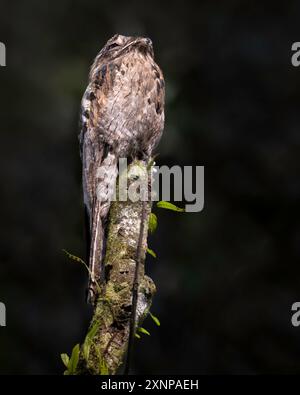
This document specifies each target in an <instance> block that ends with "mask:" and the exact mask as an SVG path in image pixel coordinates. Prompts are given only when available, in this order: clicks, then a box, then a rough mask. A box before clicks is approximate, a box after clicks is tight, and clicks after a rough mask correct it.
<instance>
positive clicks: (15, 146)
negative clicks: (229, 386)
mask: <svg viewBox="0 0 300 395" xmlns="http://www.w3.org/2000/svg"><path fill="white" fill-rule="evenodd" d="M299 15H300V3H299V2H297V1H285V2H282V3H281V5H276V4H275V2H273V4H271V3H269V2H268V3H267V4H265V5H264V4H263V3H261V2H251V5H250V2H246V1H245V2H241V1H234V0H232V1H223V2H215V1H212V0H207V1H197V2H189V1H182V0H180V1H177V0H173V1H172V2H167V1H165V2H163V1H154V0H152V1H147V2H145V1H128V2H117V1H111V2H108V1H100V0H93V1H83V0H82V1H70V0H60V1H51V2H50V1H49V2H48V1H38V0H27V1H24V2H22V1H14V2H13V1H3V0H0V41H2V42H4V43H5V44H6V46H7V67H2V68H0V131H1V145H0V146H1V166H0V174H1V195H0V196H1V197H0V198H1V229H0V246H1V247H0V254H1V266H0V301H1V302H4V303H5V304H6V307H7V327H6V328H0V373H22V374H34V373H35V374H41V373H46V374H49V373H54V374H61V373H62V372H63V370H64V368H63V365H62V363H61V361H60V356H59V355H60V353H62V352H68V353H70V351H71V349H72V347H73V346H74V345H75V344H76V343H79V342H82V340H83V337H84V334H85V331H86V329H87V326H88V322H89V317H90V310H89V308H88V307H87V305H86V304H85V301H84V294H85V287H86V280H87V279H86V272H85V269H84V268H82V267H81V266H78V265H76V264H73V263H72V262H70V261H69V260H68V259H67V258H66V257H65V256H64V254H63V253H62V251H61V250H62V249H63V248H66V249H67V250H69V251H71V252H72V253H74V254H76V255H79V256H83V255H84V241H83V240H84V239H83V212H82V194H81V179H80V177H81V174H80V172H81V163H80V159H79V150H78V141H77V133H78V111H79V103H80V100H81V95H82V93H83V91H84V89H85V87H86V84H87V75H88V70H89V66H90V64H91V62H92V60H93V58H94V57H95V55H96V54H97V52H98V51H99V50H100V49H101V47H102V46H103V45H104V43H105V42H106V40H107V39H108V38H110V37H111V36H112V35H113V34H115V33H121V34H128V35H132V34H137V35H145V36H149V37H151V39H152V40H153V42H154V48H155V53H156V60H157V62H158V63H159V64H160V66H161V67H162V69H163V71H164V74H165V79H166V89H167V103H166V128H165V133H164V137H163V139H162V141H161V144H160V146H159V149H158V151H159V153H160V156H159V158H158V161H157V162H158V164H159V165H163V164H165V165H176V164H179V165H204V166H205V208H204V210H203V211H202V212H200V213H194V214H190V213H189V214H176V213H172V212H169V211H164V210H161V211H159V212H158V210H156V213H157V214H158V216H159V228H158V231H157V233H156V235H155V236H153V237H151V239H150V246H151V248H153V249H154V250H155V251H156V252H157V254H158V259H156V260H154V259H153V258H151V257H149V258H148V263H147V270H148V273H150V275H151V276H152V278H153V279H154V281H155V282H156V284H157V287H158V294H157V295H156V297H155V300H154V305H153V308H152V311H153V313H154V314H156V315H157V316H158V317H159V318H160V320H161V323H162V324H161V327H160V328H157V327H155V325H154V324H153V323H152V322H151V320H147V321H146V322H145V324H144V326H145V327H146V328H147V329H148V330H150V331H151V337H146V336H145V337H143V339H142V340H141V341H140V342H139V343H138V344H137V346H136V350H135V362H134V371H135V372H136V373H230V374H232V373H274V372H278V373H300V329H299V328H294V327H292V325H291V322H290V319H291V304H292V303H293V302H295V301H298V300H299V299H300V265H299V258H300V244H299V243H300V223H299V220H298V219H299V195H300V183H299V171H298V155H299V146H300V134H299V120H298V109H299V104H300V89H299V86H300V68H294V67H293V66H292V65H291V61H290V58H291V45H292V43H293V42H295V41H300V29H299Z"/></svg>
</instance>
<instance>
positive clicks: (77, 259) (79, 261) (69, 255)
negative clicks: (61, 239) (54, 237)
mask: <svg viewBox="0 0 300 395" xmlns="http://www.w3.org/2000/svg"><path fill="white" fill-rule="evenodd" d="M62 251H63V252H64V253H65V254H66V255H67V257H68V258H69V259H72V260H73V261H75V262H78V263H82V264H83V265H86V263H85V262H84V260H83V259H81V258H79V257H78V256H76V255H73V254H70V253H69V252H68V251H67V250H65V249H63V250H62Z"/></svg>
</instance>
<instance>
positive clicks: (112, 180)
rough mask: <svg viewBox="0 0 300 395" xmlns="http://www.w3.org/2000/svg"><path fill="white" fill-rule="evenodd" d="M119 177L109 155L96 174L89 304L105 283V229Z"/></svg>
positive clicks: (112, 158) (113, 159)
mask: <svg viewBox="0 0 300 395" xmlns="http://www.w3.org/2000/svg"><path fill="white" fill-rule="evenodd" d="M117 175H118V169H117V158H116V156H115V155H114V154H111V153H108V155H107V156H106V157H105V158H104V160H103V161H102V163H101V165H100V166H99V168H98V169H97V172H96V185H95V196H94V203H93V205H92V213H91V214H92V223H91V240H90V243H91V244H90V254H89V269H90V278H89V287H88V302H89V303H91V304H94V303H95V300H96V298H97V295H99V293H100V290H101V285H102V284H103V281H104V265H103V259H104V256H105V227H106V226H107V222H108V215H109V209H110V204H111V200H112V198H113V195H114V191H115V184H116V179H117Z"/></svg>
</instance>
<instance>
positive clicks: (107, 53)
mask: <svg viewBox="0 0 300 395" xmlns="http://www.w3.org/2000/svg"><path fill="white" fill-rule="evenodd" d="M164 85H165V84H164V79H163V75H162V72H161V70H160V68H159V67H158V65H157V64H156V63H155V61H154V54H153V47H152V42H151V40H150V39H148V38H142V37H126V36H122V35H115V36H113V37H112V38H111V39H110V40H108V42H107V43H106V45H105V46H104V47H103V48H102V50H101V51H100V52H99V54H98V55H97V56H96V58H95V61H94V63H93V65H92V67H91V70H90V75H89V84H88V87H87V89H86V91H85V93H84V95H83V98H82V111H81V132H80V136H79V140H80V147H81V158H82V164H83V176H82V178H83V194H84V205H85V209H86V214H87V218H88V223H89V224H88V229H89V233H90V241H89V244H90V248H89V268H90V281H89V290H88V291H89V297H88V299H89V301H90V302H92V303H93V302H94V300H95V297H96V295H97V293H98V291H97V285H98V284H101V282H102V281H103V270H102V260H103V255H104V248H105V247H104V246H105V241H104V237H105V226H106V223H107V218H108V213H109V208H110V199H111V195H112V193H113V188H114V185H115V181H116V178H117V175H118V167H117V164H118V159H119V158H128V159H129V160H133V159H135V158H138V159H145V160H147V159H148V158H150V157H151V154H152V151H153V149H154V148H155V146H156V145H157V143H158V141H159V140H160V137H161V135H162V131H163V127H164V96H165V89H164Z"/></svg>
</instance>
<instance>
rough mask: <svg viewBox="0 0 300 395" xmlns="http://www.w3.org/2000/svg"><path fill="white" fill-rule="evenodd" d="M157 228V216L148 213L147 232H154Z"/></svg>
mask: <svg viewBox="0 0 300 395" xmlns="http://www.w3.org/2000/svg"><path fill="white" fill-rule="evenodd" d="M156 228H157V216H156V215H155V214H154V213H150V216H149V232H150V233H154V232H155V231H156Z"/></svg>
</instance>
